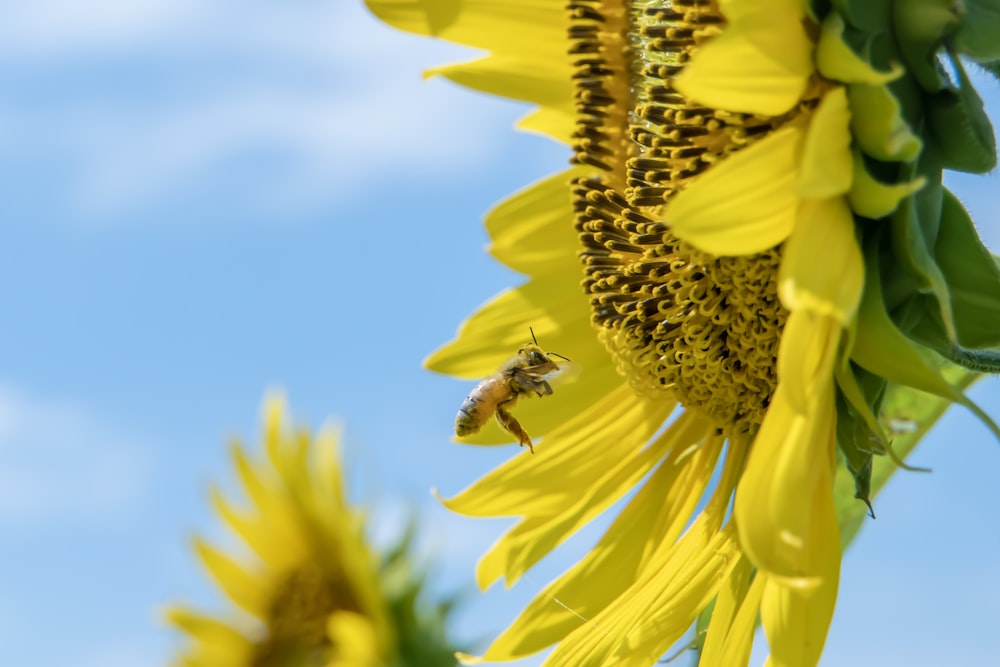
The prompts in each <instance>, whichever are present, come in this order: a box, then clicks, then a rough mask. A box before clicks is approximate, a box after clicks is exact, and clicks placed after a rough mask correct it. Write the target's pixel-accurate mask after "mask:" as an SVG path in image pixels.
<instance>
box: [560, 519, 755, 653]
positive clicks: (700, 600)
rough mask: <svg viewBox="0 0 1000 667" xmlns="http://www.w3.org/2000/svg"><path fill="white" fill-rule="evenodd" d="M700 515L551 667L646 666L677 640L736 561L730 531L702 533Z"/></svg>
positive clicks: (580, 632) (568, 644) (569, 641)
mask: <svg viewBox="0 0 1000 667" xmlns="http://www.w3.org/2000/svg"><path fill="white" fill-rule="evenodd" d="M703 519H704V515H703V516H702V520H701V521H696V522H695V524H694V525H692V526H691V528H690V530H689V531H688V532H687V533H686V534H685V535H684V537H682V538H681V540H680V541H679V542H678V543H677V544H675V545H669V546H666V547H664V548H661V549H659V550H658V551H657V552H656V553H655V554H654V555H653V557H652V558H651V559H650V561H649V563H648V565H647V567H645V568H644V570H643V572H642V573H641V574H640V576H639V577H637V579H636V581H635V583H634V584H633V585H632V586H631V587H630V588H629V589H628V591H627V592H626V593H625V594H623V595H622V596H620V597H619V598H617V599H616V600H615V601H614V602H613V603H612V604H611V605H610V606H609V607H608V608H607V609H605V610H604V611H603V612H602V613H600V614H598V615H597V616H596V617H595V618H593V619H592V620H591V622H590V623H587V624H584V625H583V626H581V627H580V628H578V629H577V630H575V631H574V632H573V633H572V634H570V636H569V637H567V638H566V639H565V640H563V642H562V643H560V644H559V646H558V647H557V648H556V650H555V651H554V652H553V653H552V655H551V656H550V658H549V662H550V663H551V664H553V665H616V666H617V665H621V666H627V667H632V666H635V667H639V666H643V667H648V665H650V664H651V663H652V662H655V661H656V659H657V658H659V657H660V656H661V655H662V654H663V652H664V651H665V650H666V649H667V648H669V647H670V646H671V645H672V644H673V643H674V642H675V641H677V640H678V639H679V638H680V637H681V636H682V635H683V634H684V633H685V632H686V631H687V630H688V628H689V627H690V626H691V624H692V623H693V622H694V619H695V617H696V616H697V613H698V611H699V610H700V609H702V608H703V607H704V606H705V605H707V604H708V603H709V601H711V599H712V598H713V597H714V596H715V594H716V592H717V591H718V589H719V586H720V585H721V584H722V583H723V582H724V581H725V580H726V578H727V577H728V576H729V573H730V571H731V570H732V568H733V567H735V566H736V563H737V562H738V561H739V548H738V546H737V544H736V540H735V536H734V531H733V530H731V529H728V528H727V529H725V530H723V531H722V532H718V533H711V532H710V531H706V530H705V528H706V524H705V521H704V520H703Z"/></svg>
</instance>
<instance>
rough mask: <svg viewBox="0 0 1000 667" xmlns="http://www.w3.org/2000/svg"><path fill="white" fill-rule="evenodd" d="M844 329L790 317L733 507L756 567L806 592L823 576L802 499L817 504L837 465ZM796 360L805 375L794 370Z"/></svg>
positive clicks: (805, 316) (806, 316) (807, 316)
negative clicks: (838, 374)
mask: <svg viewBox="0 0 1000 667" xmlns="http://www.w3.org/2000/svg"><path fill="white" fill-rule="evenodd" d="M839 329H840V327H839V324H838V323H837V322H836V320H834V319H833V318H830V317H822V316H814V315H813V314H811V313H809V312H808V311H801V312H793V313H792V314H791V315H790V316H789V320H788V323H787V324H786V327H785V333H784V334H783V338H782V342H781V346H782V347H781V350H780V352H779V376H778V377H779V384H778V389H777V391H776V392H775V395H774V397H773V399H772V403H771V406H770V408H769V410H768V413H767V416H766V417H765V418H764V422H763V423H762V424H761V427H760V431H759V432H758V433H757V436H756V438H755V439H754V443H753V448H752V450H751V452H750V457H749V460H748V462H747V467H746V471H745V472H744V475H743V478H742V480H741V482H740V486H739V488H738V489H737V491H736V501H735V505H734V508H733V516H734V518H735V520H736V523H737V525H738V526H739V531H740V543H741V546H742V547H743V550H744V551H745V553H746V554H747V555H748V556H749V557H750V559H751V560H752V561H753V562H754V565H756V566H757V567H758V568H759V569H761V570H763V571H765V572H768V573H773V574H775V575H778V576H781V577H784V578H786V579H787V580H788V581H790V582H792V581H794V582H797V583H798V584H800V585H803V586H809V585H815V584H816V578H817V577H819V576H822V573H821V572H816V571H813V570H812V569H811V567H812V565H813V563H812V556H813V550H814V549H815V548H816V544H814V543H811V542H810V540H809V537H810V535H811V533H812V531H813V527H812V524H813V523H814V521H815V518H816V517H815V516H814V510H813V507H812V506H811V504H810V503H803V502H800V501H798V500H797V499H801V498H812V497H813V493H814V489H816V487H817V485H821V484H822V480H823V479H827V478H829V477H830V469H831V468H832V466H833V455H834V454H833V452H834V442H833V432H834V431H833V428H834V416H835V415H834V404H833V376H832V373H833V363H834V360H835V358H836V353H837V348H838V345H837V341H838V335H837V332H838V331H839ZM786 346H787V347H786ZM804 348H808V351H807V352H805V353H803V352H802V350H803V349H804ZM786 350H789V351H791V352H792V354H788V352H786ZM793 355H795V358H793ZM798 355H803V356H806V357H808V358H807V359H805V360H803V359H802V357H801V356H798ZM796 361H801V362H804V363H803V366H805V368H802V369H797V368H793V367H794V366H795V365H796ZM783 362H784V363H785V365H786V367H787V370H788V373H787V374H789V375H791V377H790V378H789V379H788V380H786V379H785V377H784V374H783V373H782V366H781V364H782V363H783ZM831 502H832V501H831Z"/></svg>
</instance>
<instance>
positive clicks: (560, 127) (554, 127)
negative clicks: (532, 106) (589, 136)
mask: <svg viewBox="0 0 1000 667" xmlns="http://www.w3.org/2000/svg"><path fill="white" fill-rule="evenodd" d="M514 126H515V127H517V128H518V129H520V130H524V131H525V132H537V133H538V134H542V135H545V136H546V137H549V138H550V139H554V140H556V141H559V142H561V143H564V144H568V143H569V142H570V139H571V137H572V135H573V132H574V131H575V130H576V113H575V112H566V111H563V110H562V109H549V108H546V107H542V108H541V109H538V110H537V111H533V112H531V113H529V114H528V115H527V116H524V117H523V118H521V120H519V121H517V123H515V124H514Z"/></svg>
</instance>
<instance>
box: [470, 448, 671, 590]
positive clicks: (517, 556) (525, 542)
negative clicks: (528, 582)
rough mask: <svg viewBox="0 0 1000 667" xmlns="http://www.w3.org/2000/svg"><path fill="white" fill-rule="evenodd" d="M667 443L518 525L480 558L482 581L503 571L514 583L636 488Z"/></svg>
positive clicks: (629, 459) (625, 460)
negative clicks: (563, 505) (558, 508)
mask: <svg viewBox="0 0 1000 667" xmlns="http://www.w3.org/2000/svg"><path fill="white" fill-rule="evenodd" d="M664 444H665V443H664V439H663V438H659V439H657V440H656V441H655V442H654V444H653V445H651V446H649V447H647V448H646V449H645V450H643V451H642V452H640V453H638V454H636V455H635V456H632V457H624V458H621V459H619V460H618V461H617V462H616V463H615V464H614V465H613V466H612V467H610V468H609V469H608V470H607V471H606V472H604V473H603V474H602V475H601V476H600V477H598V478H597V479H595V480H593V481H592V482H591V483H590V484H589V485H588V486H585V487H580V490H579V495H578V497H577V498H574V499H573V502H571V503H570V504H569V505H568V506H567V508H566V509H564V510H562V511H560V512H558V513H556V514H554V515H552V516H548V517H545V516H543V517H538V518H537V519H533V520H525V521H522V522H520V523H519V524H517V525H516V526H514V528H512V529H511V530H510V531H508V532H507V534H506V535H504V536H503V538H501V539H500V540H499V541H498V543H497V544H496V545H495V546H494V547H493V548H492V549H490V551H489V552H487V553H486V555H485V556H483V558H482V559H481V560H480V561H479V566H478V567H477V570H476V571H477V574H478V575H479V576H480V577H481V580H480V583H485V584H486V585H489V583H490V582H492V581H493V580H495V578H496V577H495V576H494V575H495V574H496V573H498V572H499V573H502V574H503V576H504V577H505V579H506V582H507V586H508V587H509V586H512V585H514V583H516V582H517V580H518V579H520V578H521V576H522V575H523V574H524V573H525V572H527V571H528V569H530V568H531V567H532V566H533V565H535V563H537V562H538V561H539V560H541V559H542V557H544V556H545V555H546V554H548V553H549V552H550V551H551V550H552V549H554V548H556V547H557V546H558V545H559V544H561V543H562V542H563V541H564V540H565V539H566V538H567V537H569V536H570V535H572V534H573V533H574V532H576V531H577V530H579V529H580V528H582V527H583V526H585V525H586V524H587V523H589V522H590V521H591V520H592V519H594V518H595V517H596V516H597V515H598V514H600V513H601V512H603V511H604V510H605V509H607V508H608V506H610V505H611V504H612V503H614V502H616V501H617V500H618V499H619V498H621V497H622V496H623V495H625V494H626V493H628V492H629V491H630V490H632V488H633V487H635V485H636V484H638V483H639V481H640V480H641V479H642V478H643V477H644V476H645V475H646V473H648V472H649V471H650V469H651V468H652V467H653V465H654V464H655V462H656V460H657V459H658V458H660V457H661V456H662V455H663V453H664V451H663V450H664Z"/></svg>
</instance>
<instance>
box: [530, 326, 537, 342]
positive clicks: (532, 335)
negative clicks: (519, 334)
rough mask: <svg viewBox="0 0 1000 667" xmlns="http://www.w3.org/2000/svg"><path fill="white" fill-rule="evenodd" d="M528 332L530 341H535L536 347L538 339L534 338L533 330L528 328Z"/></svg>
mask: <svg viewBox="0 0 1000 667" xmlns="http://www.w3.org/2000/svg"><path fill="white" fill-rule="evenodd" d="M528 331H530V332H531V340H533V341H535V345H538V339H537V338H535V330H534V329H532V328H531V327H528Z"/></svg>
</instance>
